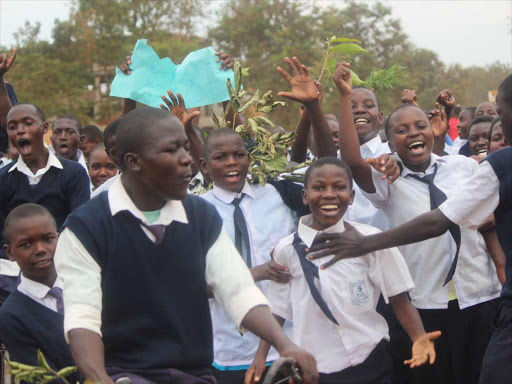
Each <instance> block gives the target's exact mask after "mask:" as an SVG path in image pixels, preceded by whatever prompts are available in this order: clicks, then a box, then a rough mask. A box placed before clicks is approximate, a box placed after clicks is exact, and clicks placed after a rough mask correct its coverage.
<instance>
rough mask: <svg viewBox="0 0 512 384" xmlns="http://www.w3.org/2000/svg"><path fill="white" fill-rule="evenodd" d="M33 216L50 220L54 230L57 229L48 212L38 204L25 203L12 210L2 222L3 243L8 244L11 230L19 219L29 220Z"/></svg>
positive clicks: (53, 219)
mask: <svg viewBox="0 0 512 384" xmlns="http://www.w3.org/2000/svg"><path fill="white" fill-rule="evenodd" d="M35 216H46V217H48V218H49V219H50V221H51V222H52V223H53V225H55V229H57V223H56V222H55V218H54V217H53V216H52V214H51V213H50V211H48V210H47V209H46V208H45V207H43V206H42V205H39V204H34V203H27V204H22V205H19V206H17V207H16V208H14V209H13V210H12V211H11V212H9V214H8V215H7V217H6V218H5V222H4V238H5V242H6V243H7V244H8V243H9V240H10V237H11V236H10V235H11V228H12V226H13V224H14V223H16V222H18V221H19V220H21V219H30V218H32V217H35Z"/></svg>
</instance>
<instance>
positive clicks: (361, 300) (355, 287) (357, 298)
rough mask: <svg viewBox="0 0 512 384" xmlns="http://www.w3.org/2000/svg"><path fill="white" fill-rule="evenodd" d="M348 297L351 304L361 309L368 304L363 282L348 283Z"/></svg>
mask: <svg viewBox="0 0 512 384" xmlns="http://www.w3.org/2000/svg"><path fill="white" fill-rule="evenodd" d="M350 296H351V297H352V304H353V305H356V306H358V307H362V306H363V305H365V304H366V303H367V302H368V291H367V289H366V284H365V283H364V281H363V280H358V281H356V282H354V283H352V282H350Z"/></svg>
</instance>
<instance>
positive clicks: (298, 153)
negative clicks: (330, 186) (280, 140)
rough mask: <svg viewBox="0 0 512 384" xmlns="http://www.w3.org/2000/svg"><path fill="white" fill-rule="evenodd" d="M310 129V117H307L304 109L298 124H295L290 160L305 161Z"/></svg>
mask: <svg viewBox="0 0 512 384" xmlns="http://www.w3.org/2000/svg"><path fill="white" fill-rule="evenodd" d="M310 129H311V119H310V118H309V114H308V112H307V111H306V110H304V112H303V113H302V116H301V118H300V121H299V125H297V129H296V130H295V140H294V141H293V144H292V151H291V156H290V161H294V162H296V163H298V164H300V163H303V162H304V161H306V157H307V152H308V141H309V130H310Z"/></svg>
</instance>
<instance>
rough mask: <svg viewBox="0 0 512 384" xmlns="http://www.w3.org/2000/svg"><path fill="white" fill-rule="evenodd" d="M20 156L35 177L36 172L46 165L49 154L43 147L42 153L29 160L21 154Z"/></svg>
mask: <svg viewBox="0 0 512 384" xmlns="http://www.w3.org/2000/svg"><path fill="white" fill-rule="evenodd" d="M20 156H21V158H22V159H23V161H24V162H25V164H26V165H27V167H28V168H29V169H30V171H31V172H32V173H33V174H34V175H35V174H36V172H37V171H38V170H40V169H43V168H44V167H46V165H47V164H48V158H49V156H50V152H49V151H48V150H47V149H46V148H44V146H43V149H42V151H41V152H40V153H39V154H36V155H35V156H33V157H31V158H28V159H26V158H24V156H23V155H21V154H20Z"/></svg>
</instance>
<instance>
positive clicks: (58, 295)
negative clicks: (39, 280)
mask: <svg viewBox="0 0 512 384" xmlns="http://www.w3.org/2000/svg"><path fill="white" fill-rule="evenodd" d="M48 294H49V295H50V296H52V297H55V299H56V300H57V312H59V313H60V314H61V315H64V300H63V298H62V288H59V287H53V288H52V289H50V290H49V291H48Z"/></svg>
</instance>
